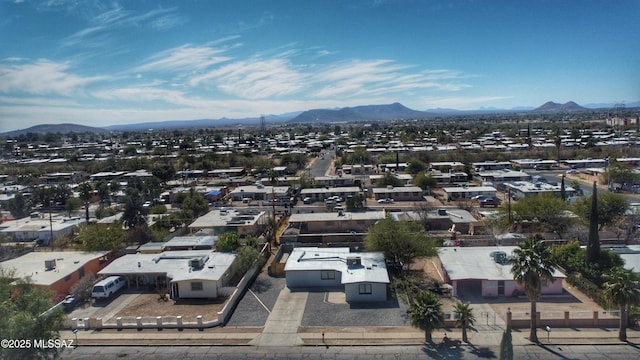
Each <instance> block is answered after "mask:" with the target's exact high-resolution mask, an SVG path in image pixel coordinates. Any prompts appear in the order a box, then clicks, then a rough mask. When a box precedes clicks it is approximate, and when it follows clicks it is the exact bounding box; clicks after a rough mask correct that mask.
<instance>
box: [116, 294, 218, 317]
mask: <svg viewBox="0 0 640 360" xmlns="http://www.w3.org/2000/svg"><path fill="white" fill-rule="evenodd" d="M226 301H227V298H226V297H219V298H217V299H189V300H180V301H174V300H167V301H165V300H161V299H160V298H159V296H158V294H155V293H154V294H140V295H138V297H136V298H135V299H134V300H133V301H132V302H131V303H129V304H128V305H127V306H125V307H124V308H123V309H121V310H120V311H119V312H118V313H117V314H116V316H115V317H122V318H126V317H137V316H142V317H146V318H149V317H156V316H178V315H180V316H182V319H183V321H184V322H196V317H197V316H198V315H202V317H203V320H204V321H213V320H216V319H217V318H218V311H220V310H222V308H223V307H224V304H225V302H226ZM110 320H113V319H110Z"/></svg>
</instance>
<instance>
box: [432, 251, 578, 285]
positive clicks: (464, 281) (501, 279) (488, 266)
mask: <svg viewBox="0 0 640 360" xmlns="http://www.w3.org/2000/svg"><path fill="white" fill-rule="evenodd" d="M516 248H517V246H478V247H442V248H440V249H438V262H437V264H436V265H437V268H438V271H440V274H441V275H442V277H443V278H444V281H445V282H446V283H449V284H451V285H452V287H453V292H452V295H453V296H459V295H462V296H464V295H467V294H468V295H478V294H480V295H482V296H484V297H500V296H514V295H523V294H524V290H523V286H521V285H518V284H517V283H516V282H515V280H513V274H512V273H511V265H509V264H508V263H507V259H508V257H509V256H511V255H512V254H513V250H515V249H516ZM565 277H566V276H565V275H564V274H563V273H561V272H560V271H558V270H555V272H554V274H553V278H554V281H553V282H550V283H547V284H546V285H544V286H543V287H542V294H543V295H559V294H562V291H563V290H562V282H563V281H564V278H565Z"/></svg>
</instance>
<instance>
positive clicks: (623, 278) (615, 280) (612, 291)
mask: <svg viewBox="0 0 640 360" xmlns="http://www.w3.org/2000/svg"><path fill="white" fill-rule="evenodd" d="M604 277H605V279H607V282H605V283H604V291H603V292H602V294H603V295H604V297H605V299H607V303H609V304H610V305H612V306H618V307H619V308H620V328H619V330H618V337H619V338H620V341H626V340H627V321H628V317H629V315H628V314H629V310H630V308H631V305H636V304H638V303H639V302H640V290H638V286H640V281H639V280H638V276H637V275H636V274H634V273H633V270H627V269H625V268H623V267H620V266H617V267H614V268H613V269H611V271H609V272H608V273H606V274H604Z"/></svg>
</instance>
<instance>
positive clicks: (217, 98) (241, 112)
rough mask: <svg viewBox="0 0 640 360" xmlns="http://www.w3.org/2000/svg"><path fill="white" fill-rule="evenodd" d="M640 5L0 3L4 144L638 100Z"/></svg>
mask: <svg viewBox="0 0 640 360" xmlns="http://www.w3.org/2000/svg"><path fill="white" fill-rule="evenodd" d="M638 15H640V1H637V0H617V1H601V0H593V1H590V0H584V1H577V0H563V1H555V0H549V1H546V0H527V1H525V0H522V1H516V0H505V1H498V0H495V1H492V0H475V1H471V0H470V1H464V0H456V1H437V0H420V1H418V0H416V1H411V0H352V1H348V0H341V1H338V0H315V1H311V0H304V1H301V0H290V1H285V0H270V1H267V0H253V1H229V0H210V1H204V0H202V1H190V0H183V1H156V0H135V1H133V0H132V1H95V0H81V1H78V0H68V1H67V0H45V1H30V0H0V44H2V46H0V132H3V131H9V130H15V129H22V128H26V127H29V126H33V125H37V124H44V123H65V122H70V123H79V124H85V125H91V126H107V125H115V124H124V123H137V122H147V121H162V120H181V119H185V120H186V119H203V118H221V117H229V118H239V117H256V116H260V114H281V113H286V112H292V111H299V110H308V109H313V108H333V107H343V106H357V105H367V104H387V103H392V102H396V101H397V102H401V103H403V104H404V105H406V106H408V107H410V108H413V109H417V110H426V109H431V108H456V109H479V108H488V107H495V108H514V107H518V106H532V107H535V106H539V105H541V104H543V103H544V102H546V101H549V100H551V101H556V102H561V103H564V102H566V101H570V100H573V101H576V102H577V103H579V104H582V105H586V104H592V103H618V102H622V101H626V102H632V101H638V100H640V18H639V17H638Z"/></svg>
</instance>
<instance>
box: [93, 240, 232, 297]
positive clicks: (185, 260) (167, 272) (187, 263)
mask: <svg viewBox="0 0 640 360" xmlns="http://www.w3.org/2000/svg"><path fill="white" fill-rule="evenodd" d="M236 257H237V256H236V255H235V254H232V253H220V252H214V251H211V250H182V251H165V252H163V253H160V254H142V253H137V254H127V255H124V256H122V257H120V258H118V259H116V260H114V261H113V262H112V263H111V264H109V265H108V266H107V267H105V268H104V269H102V270H101V271H100V272H98V275H101V276H105V277H106V276H115V275H118V276H124V277H125V278H126V279H127V286H128V287H129V288H136V289H167V290H168V292H169V294H170V297H171V298H172V299H176V300H177V299H190V298H211V299H213V298H217V297H218V296H221V295H225V292H224V288H225V287H227V286H228V284H229V281H230V280H231V278H232V277H233V275H234V274H235V268H234V266H233V265H234V262H235V259H236Z"/></svg>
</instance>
